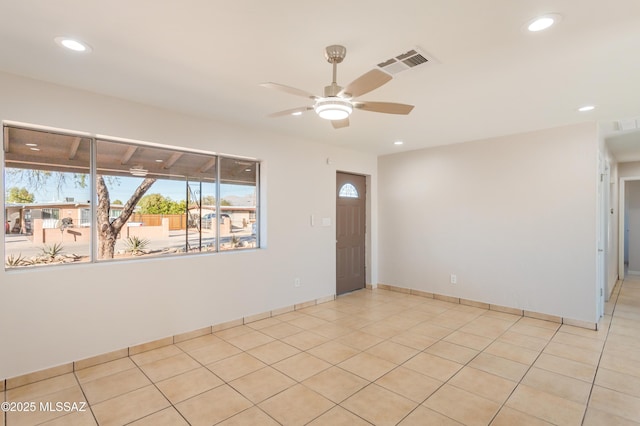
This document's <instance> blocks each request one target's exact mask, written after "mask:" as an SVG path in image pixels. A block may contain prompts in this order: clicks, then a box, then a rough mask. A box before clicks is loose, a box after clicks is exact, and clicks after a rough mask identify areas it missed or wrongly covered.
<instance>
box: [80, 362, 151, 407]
mask: <svg viewBox="0 0 640 426" xmlns="http://www.w3.org/2000/svg"><path fill="white" fill-rule="evenodd" d="M150 384H151V382H150V381H149V379H147V377H146V376H145V375H144V374H143V373H142V371H140V369H139V368H137V367H136V368H131V369H129V370H124V371H121V372H119V373H115V374H112V375H110V376H106V377H101V378H99V379H96V380H92V381H90V382H86V383H83V384H82V390H83V391H84V394H85V395H86V397H87V400H88V401H89V403H91V404H97V403H98V402H102V401H105V400H107V399H111V398H113V397H116V396H118V395H122V394H124V393H128V392H131V391H133V390H136V389H140V388H143V387H145V386H148V385H150Z"/></svg>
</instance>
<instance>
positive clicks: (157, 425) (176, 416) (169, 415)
mask: <svg viewBox="0 0 640 426" xmlns="http://www.w3.org/2000/svg"><path fill="white" fill-rule="evenodd" d="M129 425H130V426H189V423H187V421H186V420H185V419H184V417H182V415H181V414H180V413H179V412H178V411H177V410H176V409H175V408H173V407H169V408H165V409H164V410H160V411H158V412H156V413H153V414H150V415H148V416H147V417H143V418H141V419H140V420H136V421H135V422H133V423H129Z"/></svg>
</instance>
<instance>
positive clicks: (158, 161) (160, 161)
mask: <svg viewBox="0 0 640 426" xmlns="http://www.w3.org/2000/svg"><path fill="white" fill-rule="evenodd" d="M162 162H164V160H156V163H162Z"/></svg>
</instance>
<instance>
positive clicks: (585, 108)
mask: <svg viewBox="0 0 640 426" xmlns="http://www.w3.org/2000/svg"><path fill="white" fill-rule="evenodd" d="M594 109H596V107H595V106H594V105H585V106H582V107H580V108H578V111H580V112H587V111H593V110H594Z"/></svg>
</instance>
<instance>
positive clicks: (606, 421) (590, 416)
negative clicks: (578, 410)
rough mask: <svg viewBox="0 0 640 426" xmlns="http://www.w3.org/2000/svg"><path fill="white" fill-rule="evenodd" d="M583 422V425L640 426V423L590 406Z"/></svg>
mask: <svg viewBox="0 0 640 426" xmlns="http://www.w3.org/2000/svg"><path fill="white" fill-rule="evenodd" d="M582 424H583V426H603V425H606V426H638V424H640V423H637V422H633V421H631V420H627V419H625V418H623V417H620V416H616V415H615V414H611V413H607V412H606V411H602V410H598V409H596V408H593V407H588V408H587V413H586V414H585V416H584V422H583V423H582Z"/></svg>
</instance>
